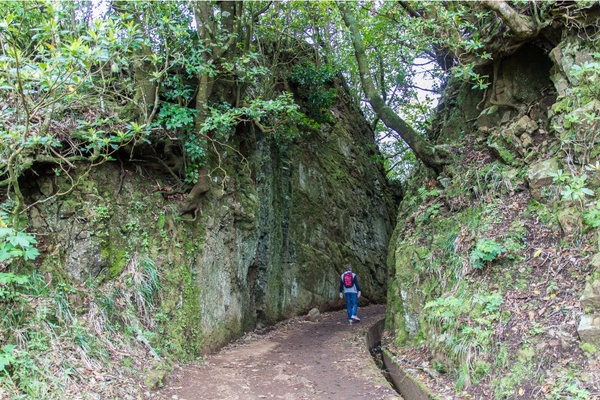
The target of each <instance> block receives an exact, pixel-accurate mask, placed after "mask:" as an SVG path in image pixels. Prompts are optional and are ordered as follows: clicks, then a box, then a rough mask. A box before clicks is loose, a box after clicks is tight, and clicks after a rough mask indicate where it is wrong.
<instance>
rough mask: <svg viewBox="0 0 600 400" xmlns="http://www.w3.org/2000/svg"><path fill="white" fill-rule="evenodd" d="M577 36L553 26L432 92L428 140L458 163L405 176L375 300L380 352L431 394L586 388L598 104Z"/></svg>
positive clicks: (598, 248) (594, 366) (590, 57)
mask: <svg viewBox="0 0 600 400" xmlns="http://www.w3.org/2000/svg"><path fill="white" fill-rule="evenodd" d="M590 18H591V16H590ZM590 29H591V28H590ZM590 32H595V31H593V29H591V30H588V31H585V28H584V27H574V26H570V27H564V29H563V31H562V35H563V37H564V40H562V41H561V42H560V43H558V44H557V45H555V46H552V47H551V48H552V49H551V51H548V50H549V46H550V43H549V42H548V41H546V40H545V39H539V40H536V41H533V42H532V43H529V44H527V45H525V46H523V47H522V48H521V50H520V51H519V52H517V53H516V54H514V55H512V56H510V57H507V58H504V59H502V60H501V61H499V62H497V63H495V64H496V65H495V68H497V70H495V71H494V68H493V67H492V66H489V67H487V68H488V69H487V70H485V71H482V72H483V73H485V74H488V75H489V76H490V77H494V78H495V79H494V81H493V85H492V86H490V88H489V90H486V91H479V90H474V89H472V88H471V86H472V85H469V84H465V83H462V82H459V81H456V80H454V81H451V82H450V83H449V84H448V86H447V87H446V89H445V91H444V97H443V99H442V102H441V104H440V106H439V108H438V113H437V116H436V119H435V120H434V121H433V130H432V132H431V136H432V137H436V138H437V139H438V142H442V143H448V144H450V145H451V146H449V148H450V149H451V151H453V153H454V155H455V160H456V163H455V165H453V166H452V167H451V168H448V169H447V170H446V172H445V173H443V174H441V175H439V176H435V175H432V174H431V172H430V171H427V170H425V169H423V168H418V169H417V170H415V171H413V174H412V176H411V179H410V181H409V182H408V183H407V185H406V189H405V193H406V195H405V197H404V199H403V201H402V203H401V205H400V210H399V213H398V224H397V226H396V230H395V232H394V235H393V236H392V240H391V244H390V252H389V259H388V265H389V269H390V284H389V292H388V311H387V316H388V318H387V325H388V327H389V328H390V329H391V330H392V331H393V332H394V334H393V340H391V342H390V343H389V348H390V349H391V350H392V351H393V352H395V353H397V355H398V359H399V360H403V361H402V362H403V363H405V366H407V367H408V368H415V367H418V368H422V369H423V368H424V369H425V370H426V371H428V372H429V373H430V375H429V376H430V377H434V379H431V383H432V387H436V388H437V389H438V390H440V393H443V394H446V395H451V396H453V394H451V393H449V392H446V393H444V392H445V390H444V385H448V386H453V387H455V388H456V389H458V391H465V393H468V394H469V395H470V396H474V397H477V398H497V399H501V398H511V399H512V398H522V399H526V398H544V396H546V398H562V397H564V396H570V398H581V399H585V398H588V397H589V396H590V395H591V393H594V392H597V388H598V385H599V382H600V371H599V369H598V350H597V346H598V344H599V343H600V342H598V332H600V327H599V326H598V325H597V324H596V322H595V321H596V320H595V319H594V318H595V315H596V313H597V312H598V308H597V301H596V300H597V298H598V297H597V296H598V294H597V293H598V292H597V286H598V284H597V278H596V275H597V273H598V272H597V271H598V268H599V267H600V255H599V252H600V243H599V239H600V236H599V234H598V227H599V225H600V224H599V221H600V220H599V219H598V215H599V214H598V204H599V203H598V201H597V197H598V195H599V194H600V191H599V187H600V170H599V169H598V164H597V163H598V155H599V149H600V146H599V144H598V135H597V131H598V125H597V119H598V115H599V113H600V107H598V104H600V103H599V102H598V100H599V98H598V90H597V89H598V87H597V85H598V83H597V82H598V81H597V74H598V71H599V69H598V63H597V58H598V39H597V33H596V34H591V33H590ZM584 37H585V38H586V39H582V38H584ZM584 288H585V290H584ZM582 295H583V297H582ZM427 379H430V378H427ZM436 382H437V383H436Z"/></svg>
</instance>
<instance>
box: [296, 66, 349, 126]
mask: <svg viewBox="0 0 600 400" xmlns="http://www.w3.org/2000/svg"><path fill="white" fill-rule="evenodd" d="M336 73H337V71H336V69H335V68H334V67H333V66H332V65H331V64H325V65H322V66H320V67H315V65H314V64H312V63H308V64H304V65H298V66H296V68H294V72H293V73H292V74H291V75H290V76H288V80H289V81H290V82H292V83H295V84H297V85H299V86H301V87H302V88H303V89H305V90H306V92H307V102H306V108H307V115H308V117H310V118H313V119H314V120H315V121H317V122H327V120H328V116H327V114H323V111H324V110H328V109H329V108H330V107H331V105H332V104H333V102H334V101H335V99H337V94H336V91H335V89H333V88H329V89H327V88H325V85H327V84H329V83H331V82H332V81H333V78H334V77H335V74H336Z"/></svg>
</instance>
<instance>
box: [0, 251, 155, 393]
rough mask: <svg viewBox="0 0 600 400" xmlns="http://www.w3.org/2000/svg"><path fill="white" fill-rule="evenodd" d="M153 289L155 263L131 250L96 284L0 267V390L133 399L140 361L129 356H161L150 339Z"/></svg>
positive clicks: (152, 326)
mask: <svg viewBox="0 0 600 400" xmlns="http://www.w3.org/2000/svg"><path fill="white" fill-rule="evenodd" d="M159 290H160V277H159V276H158V273H157V269H156V266H155V265H154V263H153V262H152V261H151V260H149V259H148V258H146V257H143V256H137V255H136V256H135V257H133V258H132V259H131V261H130V262H129V264H128V265H127V268H126V269H125V270H124V271H123V273H122V274H121V275H120V276H119V277H118V278H116V279H115V280H112V281H109V282H107V283H104V284H97V283H95V282H94V281H89V282H86V283H84V284H80V285H70V284H67V283H59V284H53V283H52V282H51V281H47V280H46V279H45V277H44V276H43V275H39V274H36V273H35V272H34V273H33V274H31V275H15V274H12V273H0V303H1V304H2V306H1V307H0V321H1V322H0V340H1V350H0V383H1V385H0V394H1V395H4V396H8V397H9V398H11V399H64V398H68V397H71V396H73V395H75V394H78V396H83V398H89V399H104V398H108V397H115V396H116V397H118V398H132V399H133V397H131V393H135V392H139V387H138V384H137V383H136V382H135V381H134V380H133V379H130V378H131V376H132V372H134V370H133V368H134V367H136V368H138V369H141V366H140V365H139V364H138V363H137V362H135V363H134V362H133V361H134V359H142V358H146V357H148V355H150V356H151V357H152V358H153V359H154V360H155V362H157V363H158V362H159V361H160V360H161V356H160V355H159V354H157V350H156V349H154V348H153V346H152V345H151V343H150V341H151V339H152V337H153V336H154V334H155V333H154V332H155V323H154V322H153V318H152V311H153V307H154V306H153V304H154V303H155V301H156V300H157V296H158V293H159ZM146 366H148V365H146ZM107 371H109V372H108V373H107Z"/></svg>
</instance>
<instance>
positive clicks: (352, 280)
mask: <svg viewBox="0 0 600 400" xmlns="http://www.w3.org/2000/svg"><path fill="white" fill-rule="evenodd" d="M344 294H345V295H346V308H347V309H348V322H349V323H350V324H351V323H352V321H360V318H358V317H357V316H356V311H357V310H358V298H359V297H360V294H361V293H360V286H359V285H358V277H357V276H356V274H355V273H353V272H352V266H351V265H350V264H348V265H346V272H344V273H343V274H342V279H341V280H340V299H343V298H344Z"/></svg>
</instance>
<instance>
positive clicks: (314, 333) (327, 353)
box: [157, 306, 399, 400]
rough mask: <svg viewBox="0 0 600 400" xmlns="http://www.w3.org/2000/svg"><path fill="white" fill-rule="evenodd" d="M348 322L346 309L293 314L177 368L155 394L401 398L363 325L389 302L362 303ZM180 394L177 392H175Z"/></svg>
mask: <svg viewBox="0 0 600 400" xmlns="http://www.w3.org/2000/svg"><path fill="white" fill-rule="evenodd" d="M359 316H360V317H361V318H362V321H361V322H360V323H355V324H353V325H349V324H348V323H347V322H346V318H347V316H346V311H345V310H342V311H337V312H333V313H325V314H323V315H321V318H320V321H319V322H308V321H304V320H302V319H301V318H294V319H292V320H290V321H288V322H287V323H285V324H280V325H278V327H277V328H276V329H274V330H272V331H271V332H269V333H267V334H265V335H263V336H256V335H248V336H247V337H246V338H245V340H241V341H239V342H237V343H236V344H234V345H232V346H229V347H228V348H226V349H224V350H222V351H221V352H220V353H219V354H216V355H214V356H210V357H208V358H207V359H206V360H205V362H204V365H202V366H190V367H187V368H185V369H183V370H180V371H176V372H175V373H174V376H173V377H172V378H171V381H170V383H169V385H168V386H167V387H165V388H163V389H162V390H161V391H160V393H157V396H159V397H164V398H169V399H172V398H177V399H179V400H198V399H244V400H245V399H265V398H274V399H290V400H292V399H398V398H399V397H398V395H397V394H396V393H395V392H394V390H393V389H392V388H391V387H390V385H389V384H388V383H387V382H386V380H385V378H384V377H382V375H381V374H380V372H379V371H378V370H377V368H376V367H375V365H374V363H373V360H372V359H371V356H370V354H369V352H368V351H367V348H366V346H365V341H364V337H365V336H364V334H365V329H364V328H368V327H369V326H370V325H372V324H373V323H375V322H376V321H378V320H380V319H381V318H383V317H384V316H385V307H383V306H370V307H366V308H363V309H359ZM175 396H176V397H175Z"/></svg>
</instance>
